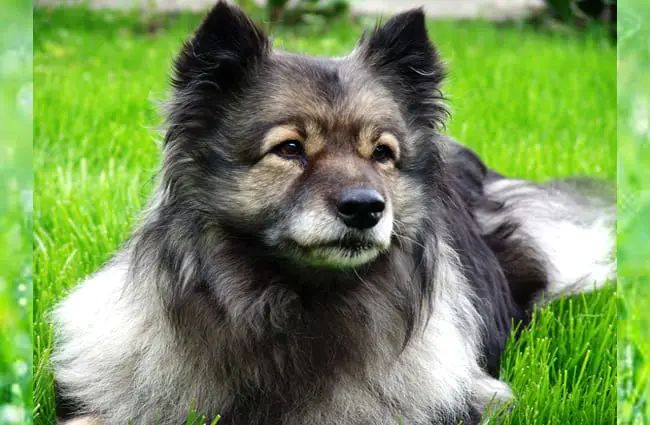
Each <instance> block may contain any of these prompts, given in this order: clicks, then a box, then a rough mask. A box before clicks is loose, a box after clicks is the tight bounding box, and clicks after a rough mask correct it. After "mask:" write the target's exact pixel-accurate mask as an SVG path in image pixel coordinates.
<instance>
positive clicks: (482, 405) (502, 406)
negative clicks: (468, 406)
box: [473, 375, 516, 425]
mask: <svg viewBox="0 0 650 425" xmlns="http://www.w3.org/2000/svg"><path fill="white" fill-rule="evenodd" d="M515 401H516V400H515V396H514V394H513V393H512V390H511V389H510V386H509V385H508V384H506V383H505V382H503V381H500V380H498V379H494V378H492V377H490V376H488V375H485V376H482V377H480V378H478V379H477V380H476V381H475V383H474V388H473V402H474V406H475V407H476V408H477V409H478V410H479V411H480V412H484V414H483V420H482V421H481V425H487V424H493V423H494V422H493V421H491V418H494V417H499V416H501V415H502V414H504V413H507V412H509V411H510V410H511V409H512V407H513V406H514V404H515Z"/></svg>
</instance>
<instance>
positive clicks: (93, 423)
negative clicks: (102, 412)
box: [59, 416, 104, 425]
mask: <svg viewBox="0 0 650 425" xmlns="http://www.w3.org/2000/svg"><path fill="white" fill-rule="evenodd" d="M59 425H104V422H102V421H101V420H100V419H98V418H96V417H94V416H81V417H78V418H74V419H69V420H66V421H63V422H60V423H59Z"/></svg>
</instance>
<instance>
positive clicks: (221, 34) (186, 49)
mask: <svg viewBox="0 0 650 425" xmlns="http://www.w3.org/2000/svg"><path fill="white" fill-rule="evenodd" d="M269 46H270V43H269V40H268V38H267V36H266V35H265V34H264V32H263V31H262V30H261V29H260V28H258V27H257V26H256V25H255V24H254V23H253V22H252V21H251V20H250V19H249V18H248V17H247V16H246V14H245V13H244V12H243V11H242V10H241V9H239V8H238V7H235V6H231V5H229V4H228V3H226V2H225V1H223V0H220V1H219V2H218V3H217V4H216V5H215V6H214V7H213V8H212V10H210V12H209V13H208V15H207V16H206V17H205V19H204V20H203V23H201V25H200V26H199V28H198V30H197V31H196V33H195V34H194V36H193V37H192V39H191V40H190V41H189V42H187V43H185V45H184V46H183V49H182V50H181V53H180V55H179V56H178V58H177V59H176V63H175V68H176V72H175V76H174V78H173V80H172V84H173V86H174V87H175V88H176V89H179V90H183V89H186V88H189V87H192V86H194V85H200V84H201V83H204V82H206V83H208V84H209V85H217V86H218V87H219V89H220V90H221V91H225V90H228V89H230V88H231V87H233V86H236V85H237V83H238V82H239V81H240V80H241V79H242V77H244V76H245V75H246V74H247V71H250V68H251V67H254V66H255V65H256V64H257V63H259V62H260V61H261V60H262V59H263V58H264V56H265V55H266V54H267V52H268V50H269Z"/></svg>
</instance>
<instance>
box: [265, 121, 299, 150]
mask: <svg viewBox="0 0 650 425" xmlns="http://www.w3.org/2000/svg"><path fill="white" fill-rule="evenodd" d="M289 140H296V141H299V142H302V141H303V138H302V136H301V134H300V132H298V130H297V129H296V127H294V126H291V125H280V126H277V127H273V128H272V129H270V130H269V131H268V132H267V133H266V135H265V136H264V140H262V154H263V155H264V154H267V153H268V152H270V151H272V150H273V148H275V147H276V146H277V145H279V144H281V143H283V142H287V141H289Z"/></svg>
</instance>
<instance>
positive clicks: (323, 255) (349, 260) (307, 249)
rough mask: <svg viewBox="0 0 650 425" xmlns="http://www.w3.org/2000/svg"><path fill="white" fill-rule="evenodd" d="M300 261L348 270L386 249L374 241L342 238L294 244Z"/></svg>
mask: <svg viewBox="0 0 650 425" xmlns="http://www.w3.org/2000/svg"><path fill="white" fill-rule="evenodd" d="M295 248H297V250H298V252H299V254H300V255H299V256H300V260H301V261H304V262H307V263H309V264H311V265H315V266H322V267H338V268H349V267H358V266H361V265H363V264H367V263H369V262H371V261H372V260H374V259H375V258H377V256H379V254H380V253H381V252H382V251H384V250H386V249H387V248H388V247H387V246H385V245H384V244H381V243H378V242H376V241H372V240H368V239H363V238H357V237H344V238H342V239H338V240H332V241H324V242H319V243H315V244H311V245H309V246H303V245H298V244H295Z"/></svg>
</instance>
